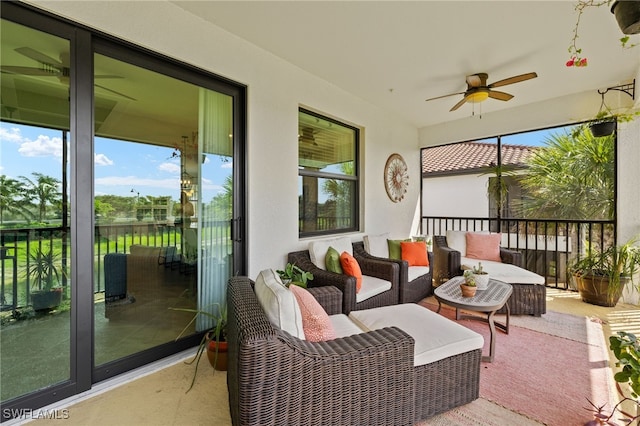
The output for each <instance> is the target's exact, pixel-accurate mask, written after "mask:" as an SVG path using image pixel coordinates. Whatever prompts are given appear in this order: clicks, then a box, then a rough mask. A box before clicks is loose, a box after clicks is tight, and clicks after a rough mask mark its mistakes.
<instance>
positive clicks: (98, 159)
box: [93, 154, 113, 166]
mask: <svg viewBox="0 0 640 426" xmlns="http://www.w3.org/2000/svg"><path fill="white" fill-rule="evenodd" d="M93 162H94V163H95V164H96V165H97V166H113V161H112V160H111V159H110V158H109V157H107V156H106V155H104V154H96V155H95V156H94V157H93Z"/></svg>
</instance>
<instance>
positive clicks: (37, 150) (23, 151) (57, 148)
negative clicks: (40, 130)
mask: <svg viewBox="0 0 640 426" xmlns="http://www.w3.org/2000/svg"><path fill="white" fill-rule="evenodd" d="M18 152H19V153H20V155H22V156H24V157H50V156H54V157H56V158H62V139H61V138H57V137H56V138H51V137H49V136H45V135H40V136H38V139H36V140H35V141H30V140H28V139H24V140H23V141H22V143H21V144H20V148H18Z"/></svg>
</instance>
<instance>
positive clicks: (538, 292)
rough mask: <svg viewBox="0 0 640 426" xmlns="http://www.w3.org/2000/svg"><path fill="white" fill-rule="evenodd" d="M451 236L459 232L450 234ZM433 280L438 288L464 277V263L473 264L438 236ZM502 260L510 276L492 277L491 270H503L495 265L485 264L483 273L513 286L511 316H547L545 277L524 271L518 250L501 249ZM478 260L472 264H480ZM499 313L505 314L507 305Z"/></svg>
mask: <svg viewBox="0 0 640 426" xmlns="http://www.w3.org/2000/svg"><path fill="white" fill-rule="evenodd" d="M447 232H449V234H450V235H453V234H454V233H457V232H460V231H447ZM433 253H434V268H433V269H434V276H435V280H436V283H437V284H441V283H443V282H444V281H446V280H448V279H450V278H453V277H456V276H459V275H462V274H463V272H464V271H463V262H467V263H471V261H470V260H469V259H465V257H464V254H463V253H461V252H460V251H458V250H456V249H455V248H452V247H450V246H449V245H448V242H447V237H446V236H444V235H436V236H434V237H433ZM500 258H501V260H502V262H501V263H502V264H503V266H504V267H505V268H508V270H509V271H508V273H506V274H505V273H504V272H503V271H499V272H500V273H501V274H502V276H497V275H495V274H492V272H493V271H492V270H490V269H491V267H498V268H501V265H500V264H499V263H496V262H487V261H482V260H480V261H481V262H483V265H484V267H485V268H484V269H485V270H486V271H487V272H489V274H490V275H493V276H494V278H496V279H499V280H501V281H505V282H507V283H509V284H511V286H512V288H513V292H512V293H511V297H510V298H509V300H508V301H507V304H508V305H509V309H510V311H511V315H534V316H540V315H542V314H545V313H546V312H547V297H546V296H547V288H546V287H545V285H544V282H545V281H544V277H542V276H540V275H538V274H535V273H533V272H531V271H528V270H526V269H524V268H522V253H520V252H519V251H517V250H509V249H506V248H503V247H500ZM477 263H478V260H475V259H474V260H473V264H474V265H475V264H477ZM498 313H506V305H505V307H503V308H502V309H501V310H500V311H498Z"/></svg>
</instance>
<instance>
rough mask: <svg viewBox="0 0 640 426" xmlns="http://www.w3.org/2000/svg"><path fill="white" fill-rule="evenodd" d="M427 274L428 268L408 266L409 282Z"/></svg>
mask: <svg viewBox="0 0 640 426" xmlns="http://www.w3.org/2000/svg"><path fill="white" fill-rule="evenodd" d="M428 273H429V267H428V266H409V270H408V274H407V275H408V281H409V282H411V281H413V280H415V279H416V278H419V277H421V276H423V275H425V274H428Z"/></svg>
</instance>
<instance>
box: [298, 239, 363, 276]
mask: <svg viewBox="0 0 640 426" xmlns="http://www.w3.org/2000/svg"><path fill="white" fill-rule="evenodd" d="M329 247H333V248H334V249H336V250H337V251H338V253H340V254H342V252H344V251H346V252H347V253H349V254H350V255H353V246H352V245H351V239H350V238H349V237H341V238H334V239H331V240H321V241H312V242H310V243H309V257H310V258H311V262H313V264H314V265H316V266H317V267H318V268H320V269H323V270H325V271H326V270H327V266H326V257H327V250H329Z"/></svg>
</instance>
